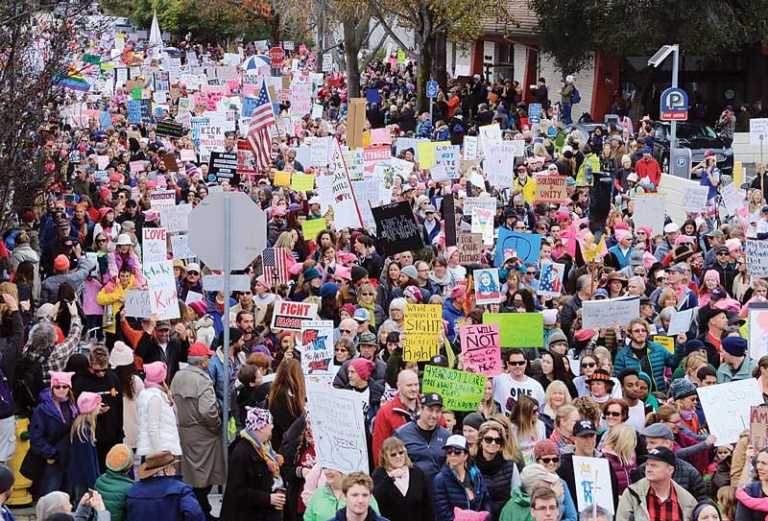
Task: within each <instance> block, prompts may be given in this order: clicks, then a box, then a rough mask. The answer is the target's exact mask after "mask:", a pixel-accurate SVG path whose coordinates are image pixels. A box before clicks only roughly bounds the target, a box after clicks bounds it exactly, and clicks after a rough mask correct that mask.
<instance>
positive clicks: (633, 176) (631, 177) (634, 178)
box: [627, 172, 638, 181]
mask: <svg viewBox="0 0 768 521" xmlns="http://www.w3.org/2000/svg"><path fill="white" fill-rule="evenodd" d="M637 180H638V177H637V174H636V173H634V172H632V173H631V174H629V175H628V176H627V181H637Z"/></svg>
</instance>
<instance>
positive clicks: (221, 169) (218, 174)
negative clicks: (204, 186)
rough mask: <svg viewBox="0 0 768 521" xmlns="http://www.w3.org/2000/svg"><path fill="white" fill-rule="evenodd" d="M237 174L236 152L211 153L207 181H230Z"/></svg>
mask: <svg viewBox="0 0 768 521" xmlns="http://www.w3.org/2000/svg"><path fill="white" fill-rule="evenodd" d="M236 173H237V152H231V153H230V152H216V151H212V152H211V157H210V164H209V166H208V180H209V181H211V180H219V179H232V178H233V177H234V176H235V174H236Z"/></svg>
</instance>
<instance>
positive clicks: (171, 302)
mask: <svg viewBox="0 0 768 521" xmlns="http://www.w3.org/2000/svg"><path fill="white" fill-rule="evenodd" d="M143 270H144V278H145V279H146V281H147V287H148V288H149V303H150V307H151V309H152V313H154V314H156V315H157V317H158V320H172V319H176V318H180V314H179V296H178V295H177V293H176V277H175V276H174V274H173V261H169V260H166V261H162V262H152V263H149V264H144V266H143Z"/></svg>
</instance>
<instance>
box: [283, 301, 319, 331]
mask: <svg viewBox="0 0 768 521" xmlns="http://www.w3.org/2000/svg"><path fill="white" fill-rule="evenodd" d="M316 315H317V304H311V303H307V302H292V301H288V300H281V301H280V302H278V303H276V304H275V311H274V314H273V315H272V329H280V330H283V331H295V332H297V333H301V326H302V324H303V323H304V322H308V321H310V320H314V319H315V316H316Z"/></svg>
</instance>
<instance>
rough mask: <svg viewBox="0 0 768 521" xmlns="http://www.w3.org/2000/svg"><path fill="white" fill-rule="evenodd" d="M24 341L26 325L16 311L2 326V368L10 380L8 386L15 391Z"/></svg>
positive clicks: (0, 329) (0, 332)
mask: <svg viewBox="0 0 768 521" xmlns="http://www.w3.org/2000/svg"><path fill="white" fill-rule="evenodd" d="M23 341H24V323H23V322H22V320H21V313H20V312H19V311H15V312H13V313H11V314H9V315H8V316H7V317H6V318H5V319H4V320H3V323H2V326H0V355H1V356H2V360H1V361H0V368H1V369H2V370H3V374H4V375H5V377H6V378H7V379H8V385H9V386H10V388H11V389H13V383H14V382H15V381H16V362H17V361H18V358H19V353H21V348H22V344H23Z"/></svg>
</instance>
